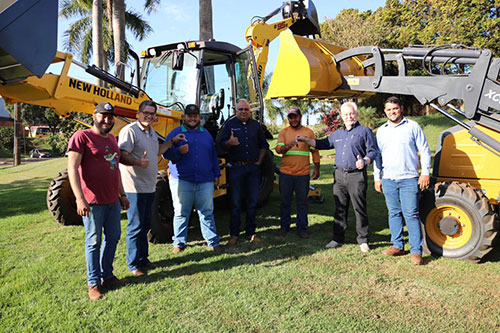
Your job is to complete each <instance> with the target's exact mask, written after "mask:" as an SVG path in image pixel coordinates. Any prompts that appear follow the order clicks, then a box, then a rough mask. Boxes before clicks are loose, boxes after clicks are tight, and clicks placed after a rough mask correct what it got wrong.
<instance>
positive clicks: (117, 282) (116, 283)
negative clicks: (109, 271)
mask: <svg viewBox="0 0 500 333" xmlns="http://www.w3.org/2000/svg"><path fill="white" fill-rule="evenodd" d="M127 284H128V280H127V279H118V278H117V277H116V276H113V277H112V278H110V279H107V280H104V281H103V282H102V287H103V288H106V289H113V288H119V287H123V286H126V285H127Z"/></svg>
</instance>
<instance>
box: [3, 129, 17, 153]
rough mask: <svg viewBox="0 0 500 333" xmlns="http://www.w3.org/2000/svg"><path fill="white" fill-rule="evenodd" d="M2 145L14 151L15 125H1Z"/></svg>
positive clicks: (4, 148) (5, 148)
mask: <svg viewBox="0 0 500 333" xmlns="http://www.w3.org/2000/svg"><path fill="white" fill-rule="evenodd" d="M0 147H2V150H10V151H12V149H13V148H12V147H14V127H0Z"/></svg>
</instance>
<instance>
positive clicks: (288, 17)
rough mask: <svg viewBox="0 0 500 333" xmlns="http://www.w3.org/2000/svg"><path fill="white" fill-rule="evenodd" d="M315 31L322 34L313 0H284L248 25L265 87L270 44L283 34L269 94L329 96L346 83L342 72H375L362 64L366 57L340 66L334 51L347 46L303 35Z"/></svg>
mask: <svg viewBox="0 0 500 333" xmlns="http://www.w3.org/2000/svg"><path fill="white" fill-rule="evenodd" d="M279 12H282V16H283V19H282V20H280V21H277V22H272V23H268V21H269V20H270V19H271V18H272V17H273V16H275V15H276V14H278V13H279ZM288 30H290V31H288ZM315 35H318V36H321V32H320V28H319V23H318V15H317V13H316V8H315V6H314V4H313V2H312V1H310V0H299V1H288V2H283V4H282V5H281V7H279V8H277V9H275V10H274V11H273V12H271V13H270V14H269V15H267V16H265V17H263V18H259V19H257V20H256V21H255V22H253V23H252V25H251V26H249V27H248V28H247V30H246V32H245V39H246V40H247V41H248V42H249V43H250V44H251V45H252V48H253V51H254V57H255V62H256V65H257V75H258V78H259V83H260V86H261V87H262V84H263V80H264V73H265V69H266V64H267V61H268V55H269V44H270V43H271V42H272V41H273V40H275V39H276V37H278V36H280V51H279V55H278V60H279V61H278V62H277V63H276V67H275V69H274V72H273V77H272V79H271V84H270V86H269V89H268V92H267V96H266V98H282V97H285V98H329V97H331V96H332V92H333V91H334V90H336V89H337V88H338V87H340V86H341V85H342V76H347V75H357V76H367V75H368V76H369V75H373V72H372V71H371V70H370V69H365V67H364V66H363V65H362V61H363V60H364V59H363V57H353V58H352V59H348V60H346V61H344V62H343V63H342V64H341V65H340V66H337V63H336V62H335V60H334V55H335V54H337V53H340V52H342V51H345V48H342V47H340V46H335V45H332V44H329V43H326V42H322V41H320V40H317V39H312V38H305V37H302V36H313V37H314V36H315ZM372 94H373V93H369V92H368V93H364V95H372ZM336 95H337V96H336V97H347V96H349V97H355V96H359V95H361V94H360V93H359V92H354V93H353V92H352V91H349V92H345V93H344V94H341V93H339V92H338V91H337V92H336Z"/></svg>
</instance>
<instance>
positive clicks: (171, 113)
mask: <svg viewBox="0 0 500 333" xmlns="http://www.w3.org/2000/svg"><path fill="white" fill-rule="evenodd" d="M59 62H63V67H62V70H61V73H60V74H59V75H56V74H51V73H48V74H44V75H43V76H42V77H41V78H38V77H35V76H31V77H28V78H27V79H24V80H22V81H18V82H16V83H11V84H8V85H0V95H2V96H3V98H4V99H5V100H6V101H7V102H8V103H17V102H22V103H28V104H35V105H40V106H45V107H49V108H52V109H53V110H54V111H55V112H56V113H57V114H58V115H59V116H63V117H68V116H69V115H70V112H71V111H76V112H82V113H87V114H92V113H93V112H94V108H95V105H97V104H98V103H101V102H110V103H111V104H113V106H114V107H115V110H116V113H117V115H118V116H120V117H119V119H118V121H117V124H116V125H115V128H114V129H113V133H114V134H117V133H118V132H119V130H120V129H121V128H122V127H123V126H124V125H126V124H127V123H128V122H130V121H133V120H134V119H135V118H136V112H137V109H138V108H139V105H140V104H141V103H142V102H143V101H144V100H147V99H150V98H149V96H148V95H147V94H146V93H145V92H143V91H139V92H138V96H137V97H134V96H131V95H128V94H123V93H120V92H117V91H115V90H113V89H109V88H105V87H99V86H97V85H95V84H92V83H88V82H85V81H81V80H78V79H75V78H72V77H69V76H68V72H69V69H70V66H71V64H77V65H78V66H81V67H83V68H87V66H85V65H82V64H80V63H78V62H77V61H75V60H74V59H73V56H72V55H71V54H68V53H62V52H57V54H56V56H55V58H54V60H53V62H52V63H59ZM181 115H182V113H181V112H179V111H176V110H170V109H167V108H165V107H162V106H159V108H158V122H156V123H155V125H154V127H155V130H156V131H157V132H158V134H160V135H162V136H164V137H165V136H166V135H167V133H168V132H169V131H170V130H172V129H173V128H174V127H176V126H177V125H178V123H179V120H180V119H181ZM127 118H128V120H127Z"/></svg>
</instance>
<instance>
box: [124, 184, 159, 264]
mask: <svg viewBox="0 0 500 333" xmlns="http://www.w3.org/2000/svg"><path fill="white" fill-rule="evenodd" d="M127 199H128V201H129V202H130V208H129V209H128V210H127V218H128V224H127V262H128V269H129V270H131V271H135V270H136V269H139V268H140V267H144V266H147V264H149V260H148V254H149V253H148V250H149V249H148V231H149V229H151V219H152V211H153V202H154V199H155V194H154V192H153V193H127Z"/></svg>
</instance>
